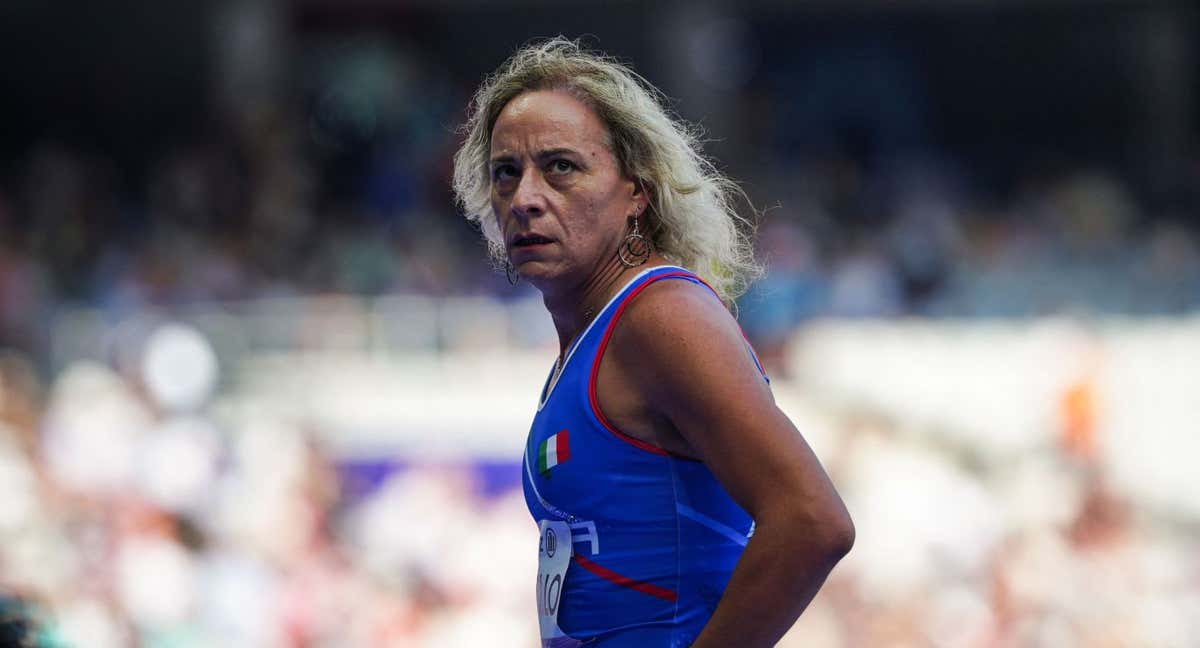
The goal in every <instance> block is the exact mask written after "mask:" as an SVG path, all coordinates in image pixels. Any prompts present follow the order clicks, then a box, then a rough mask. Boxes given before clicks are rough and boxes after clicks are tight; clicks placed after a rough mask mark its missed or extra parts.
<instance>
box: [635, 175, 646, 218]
mask: <svg viewBox="0 0 1200 648" xmlns="http://www.w3.org/2000/svg"><path fill="white" fill-rule="evenodd" d="M631 197H632V198H633V207H634V210H635V211H636V212H637V213H638V214H645V213H646V211H647V210H648V209H649V207H650V192H649V191H647V190H646V183H644V182H642V181H641V180H640V179H638V180H634V182H633V195H632V196H631Z"/></svg>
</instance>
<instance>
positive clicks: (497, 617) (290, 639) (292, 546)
mask: <svg viewBox="0 0 1200 648" xmlns="http://www.w3.org/2000/svg"><path fill="white" fill-rule="evenodd" d="M163 336H166V337H163ZM156 339H157V340H158V341H156V342H152V343H151V344H150V345H149V348H148V351H147V355H146V362H145V363H143V365H144V366H143V367H142V369H141V370H140V371H138V372H136V373H135V374H133V375H122V374H121V373H120V372H118V371H115V370H113V369H112V368H109V367H106V366H104V365H100V364H96V363H86V362H85V363H79V364H77V365H73V366H72V367H71V368H69V369H68V370H66V371H65V372H63V373H62V374H61V375H60V376H59V377H58V378H57V379H56V380H55V381H54V383H53V384H52V385H50V386H49V388H48V389H45V390H43V389H42V388H40V387H39V382H38V380H37V378H36V375H35V373H34V371H33V368H32V367H31V366H30V365H29V363H28V362H26V361H23V360H22V359H21V358H20V357H19V356H17V355H15V354H13V353H11V352H5V353H4V354H3V355H0V487H2V488H3V489H4V493H5V496H4V498H2V499H0V643H2V644H3V645H5V646H19V645H28V646H44V647H59V646H63V647H68V646H70V647H74V646H79V647H82V646H88V647H89V648H107V647H114V648H116V647H123V646H135V645H137V646H162V647H167V646H170V647H176V648H182V647H190V646H195V647H201V646H218V645H219V646H247V647H251V646H254V647H257V646H330V647H333V646H396V647H403V646H413V647H418V646H420V647H424V646H447V647H449V646H477V645H487V644H490V643H492V641H493V639H494V638H496V637H501V638H503V640H502V644H503V645H514V646H519V645H527V646H532V645H534V644H535V643H536V641H535V639H536V632H537V630H536V621H535V614H534V610H533V603H532V598H531V597H530V596H528V594H529V587H527V585H529V583H530V582H531V581H530V580H529V578H528V575H529V574H530V573H532V570H533V569H535V565H534V564H533V561H534V558H535V556H534V554H533V552H531V551H530V544H529V543H530V541H531V540H533V541H535V540H536V529H534V528H532V526H531V523H530V521H529V519H528V513H527V512H526V511H525V505H524V501H523V499H522V497H521V495H520V492H519V490H518V489H515V488H512V487H511V483H512V481H513V480H508V482H509V486H508V487H504V488H499V489H497V488H488V487H487V483H486V480H485V479H484V475H482V474H481V473H480V472H479V471H478V470H477V469H476V467H474V466H473V465H472V464H471V462H470V461H469V458H468V459H464V460H463V461H462V462H446V463H438V464H429V463H416V464H412V465H402V464H399V463H392V462H391V460H394V459H396V458H395V457H387V456H381V457H377V458H375V461H374V462H366V463H357V464H356V463H354V462H344V458H337V457H334V456H333V455H331V454H330V453H328V452H325V451H323V450H322V449H321V448H320V446H319V445H318V444H317V443H316V442H315V441H314V439H313V438H312V437H311V435H310V434H307V431H306V430H305V428H304V426H305V425H306V422H305V421H300V420H295V419H289V418H287V417H286V416H280V415H273V414H270V413H267V412H263V411H258V410H257V409H256V408H255V407H254V406H253V404H252V405H251V406H250V407H249V408H241V409H246V410H247V411H240V410H239V411H237V412H225V413H224V414H220V413H218V412H217V410H216V408H214V407H213V406H212V404H211V403H209V402H208V398H209V395H210V394H211V389H212V385H213V383H212V382H211V381H207V382H206V381H200V382H197V381H195V379H194V378H193V377H192V376H194V375H195V373H196V372H194V371H193V372H189V374H188V375H187V376H179V375H177V374H176V375H175V376H172V375H171V371H172V368H173V367H174V366H176V365H175V364H174V363H176V362H183V363H184V364H187V365H188V366H191V367H196V366H197V363H195V362H190V361H187V360H186V359H187V358H189V357H192V356H196V355H197V354H199V355H200V356H203V355H204V348H205V347H204V343H203V340H202V338H200V337H199V336H197V335H196V334H195V333H194V332H192V331H191V329H183V328H174V329H173V328H168V329H166V331H165V332H163V333H162V334H161V335H158V336H157V338H156ZM163 354H166V356H167V357H169V360H170V362H169V363H168V364H167V365H165V366H164V365H160V364H158V363H160V362H163V360H162V359H161V358H162V356H163ZM156 357H158V358H160V359H158V360H156V359H155V358H156ZM191 359H192V360H195V359H196V358H195V357H192V358H191ZM156 366H157V368H156ZM199 373H201V374H205V373H206V372H205V371H203V370H202V371H200V372H199ZM208 375H209V376H210V377H211V374H208ZM339 459H340V460H342V463H339V462H338V461H339ZM515 471H516V468H515V466H513V467H511V470H510V471H509V472H512V473H513V474H514V475H515V474H516V472H515ZM501 481H502V482H503V480H501ZM501 485H502V486H503V483H502V484H501ZM531 534H532V536H531ZM498 557H503V559H498Z"/></svg>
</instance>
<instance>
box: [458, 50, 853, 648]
mask: <svg viewBox="0 0 1200 648" xmlns="http://www.w3.org/2000/svg"><path fill="white" fill-rule="evenodd" d="M464 129H465V131H466V134H467V139H466V141H465V143H464V144H463V146H462V148H461V149H460V150H459V151H458V153H457V155H456V156H455V173H454V188H455V192H456V195H457V197H458V199H459V201H460V203H461V205H462V206H463V208H464V210H465V211H466V213H467V215H468V217H469V218H471V219H472V220H475V221H477V222H478V223H480V225H481V227H482V229H483V232H484V234H485V236H486V238H487V240H488V242H489V247H490V249H491V251H492V253H493V255H494V256H495V257H496V258H497V259H498V260H499V261H500V262H501V263H503V264H504V266H505V268H506V270H507V271H508V273H509V276H510V280H511V279H515V278H517V277H519V278H520V279H524V280H526V281H528V282H530V283H531V284H533V285H534V286H535V287H536V288H538V289H539V290H540V291H541V292H542V295H543V298H544V301H545V304H546V308H547V309H548V310H549V311H550V315H551V316H552V318H553V320H554V325H555V327H556V329H557V331H558V337H559V342H560V353H559V356H558V360H557V361H556V362H555V365H554V368H553V370H552V372H551V374H550V377H549V379H548V380H547V382H546V386H545V387H544V389H543V391H542V395H541V398H540V400H539V405H538V409H537V414H536V415H535V418H534V422H533V426H532V428H531V430H530V436H529V441H528V444H527V447H526V452H525V470H524V473H525V474H524V483H525V493H526V500H527V502H528V504H529V509H530V511H531V513H532V514H533V516H534V518H535V519H536V520H537V521H538V523H539V530H540V532H541V540H540V543H539V545H540V546H539V573H538V588H537V596H538V613H539V621H540V624H541V631H542V641H543V645H549V646H575V645H580V643H581V642H582V643H586V644H587V645H589V646H604V647H617V646H630V647H638V648H655V647H659V646H662V647H668V646H693V647H695V648H700V647H728V646H770V645H773V644H774V643H775V642H776V641H777V640H778V639H779V638H780V637H781V636H782V635H783V634H784V632H786V631H787V629H788V628H789V627H791V625H792V623H794V622H795V620H796V618H797V617H798V616H799V614H800V613H801V611H803V609H804V607H805V606H806V605H807V604H808V602H809V601H810V600H811V599H812V597H813V595H815V594H816V592H817V590H818V589H819V588H820V586H821V584H822V583H823V582H824V580H825V577H826V576H827V575H828V573H829V571H830V570H831V569H832V568H833V566H834V564H835V563H836V562H837V561H838V560H839V559H840V558H841V557H842V556H843V555H845V554H846V552H847V551H849V549H850V546H851V544H852V543H853V538H854V528H853V525H852V523H851V521H850V518H849V515H848V514H847V512H846V509H845V507H844V506H843V504H842V502H841V500H840V499H839V497H838V495H837V493H836V492H835V490H834V488H833V485H832V484H831V483H830V481H829V479H828V477H827V476H826V475H825V472H824V471H823V470H822V468H821V466H820V464H819V463H818V461H817V459H816V457H815V456H814V455H813V453H812V451H811V450H810V449H809V447H808V445H807V444H806V443H805V442H804V440H803V438H802V437H801V436H800V434H799V433H798V432H797V431H796V429H795V427H793V426H792V424H791V422H790V421H789V420H788V419H787V417H786V416H785V415H784V414H783V413H782V412H781V411H780V410H779V409H778V408H777V407H776V406H775V403H774V400H773V398H772V396H771V392H770V389H769V385H768V382H767V380H766V377H765V375H764V374H763V372H762V368H761V366H759V364H758V361H757V359H756V358H755V356H754V353H753V351H752V350H751V349H750V347H749V345H748V344H747V343H746V341H745V339H744V338H743V336H742V334H741V330H740V329H739V328H738V325H737V323H736V321H735V320H734V318H733V316H732V315H731V314H730V311H729V310H728V308H727V306H728V305H731V304H732V299H733V298H734V297H735V296H736V294H737V293H738V292H739V291H741V290H742V289H744V287H745V285H746V284H747V283H748V282H749V280H750V279H751V278H753V276H754V275H755V273H756V271H757V267H756V265H755V263H754V260H753V258H752V254H751V251H750V250H751V246H750V243H749V241H748V238H747V237H746V235H745V234H744V233H743V229H744V228H743V227H741V225H743V223H742V221H741V220H740V219H739V217H738V216H737V215H736V213H735V211H734V209H733V206H732V202H733V198H734V197H735V196H738V195H739V194H740V192H739V190H738V189H737V187H736V185H734V184H733V183H732V182H730V181H729V180H727V179H725V178H724V177H722V176H721V175H720V174H719V173H718V172H717V171H716V170H715V169H714V168H713V167H712V165H711V164H709V163H708V162H707V161H705V160H704V159H703V158H702V157H701V155H700V153H699V151H698V148H699V147H698V145H697V142H696V139H695V137H694V136H693V135H692V134H690V133H689V132H688V131H687V130H686V128H684V127H683V126H682V125H681V124H679V123H678V122H676V121H674V120H672V119H671V118H670V117H668V116H667V114H666V113H665V111H664V110H663V107H662V105H661V103H660V95H659V94H658V93H657V92H656V91H655V90H654V89H653V88H651V87H650V86H649V85H648V84H646V82H645V81H644V80H642V79H641V78H640V77H638V76H637V75H635V74H634V73H633V72H631V71H630V70H629V69H628V68H626V67H624V66H622V65H620V64H618V63H616V62H614V61H612V60H610V59H608V58H606V57H603V56H600V55H595V54H591V53H588V52H585V51H583V50H582V49H581V48H580V47H579V46H578V45H577V44H576V43H573V42H570V41H566V40H563V39H561V38H560V39H554V40H551V41H548V42H544V43H540V44H536V45H532V46H529V47H526V48H525V49H522V50H521V51H519V52H517V53H516V54H515V55H514V56H513V57H512V58H511V59H510V60H509V61H508V62H507V63H505V64H504V65H503V66H502V67H501V68H500V70H499V71H498V72H497V73H496V74H495V75H493V76H492V77H490V78H489V79H488V80H487V81H486V82H485V83H484V85H483V87H482V88H481V89H480V90H479V92H478V94H477V95H476V97H475V100H474V104H473V109H472V111H471V113H470V116H469V119H468V122H467V124H466V125H465V127H464Z"/></svg>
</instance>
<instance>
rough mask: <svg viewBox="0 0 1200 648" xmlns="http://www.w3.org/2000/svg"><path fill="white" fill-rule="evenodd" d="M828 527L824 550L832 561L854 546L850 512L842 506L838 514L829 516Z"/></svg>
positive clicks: (835, 560)
mask: <svg viewBox="0 0 1200 648" xmlns="http://www.w3.org/2000/svg"><path fill="white" fill-rule="evenodd" d="M830 517H831V519H830V521H829V529H828V534H827V539H826V542H825V544H826V550H827V551H828V552H829V556H830V558H832V559H833V561H834V562H837V561H839V560H841V559H842V558H843V557H844V556H845V555H846V554H848V553H850V550H851V549H852V548H854V538H855V533H856V532H855V530H854V520H851V519H850V513H849V512H848V511H847V510H846V509H845V508H842V509H841V511H839V512H838V514H835V515H832V516H830Z"/></svg>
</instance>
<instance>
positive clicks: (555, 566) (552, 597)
mask: <svg viewBox="0 0 1200 648" xmlns="http://www.w3.org/2000/svg"><path fill="white" fill-rule="evenodd" d="M538 531H539V538H538V575H537V608H538V626H539V628H540V629H541V635H542V646H543V647H544V648H569V647H571V646H578V645H579V642H578V641H576V640H574V639H572V638H570V637H568V636H566V635H565V634H564V633H563V631H562V629H560V628H559V627H558V611H559V604H560V603H562V593H563V581H565V580H566V577H567V567H569V566H570V565H571V552H572V551H573V547H572V543H571V527H570V526H568V525H567V523H566V522H560V521H557V520H542V521H541V522H540V523H539V524H538Z"/></svg>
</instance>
